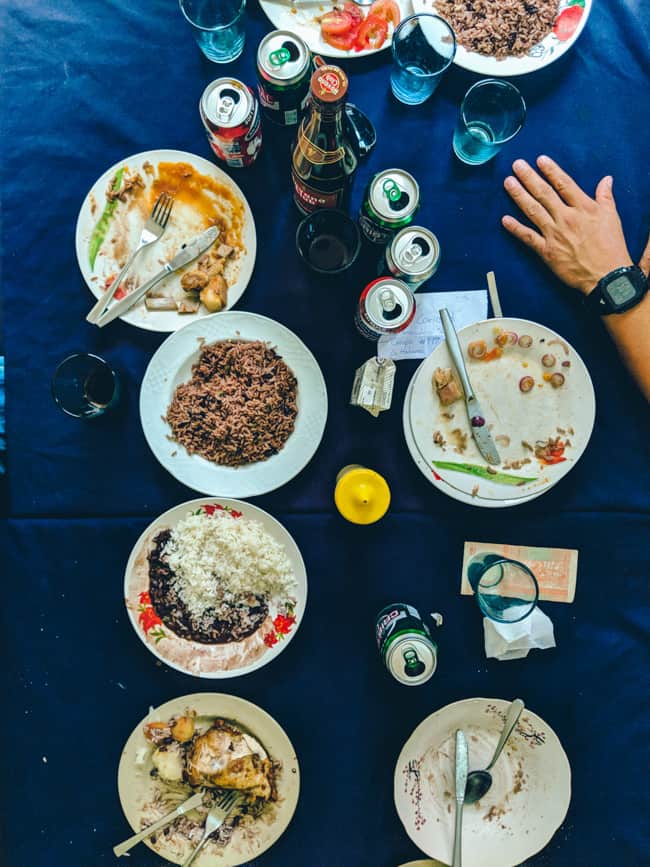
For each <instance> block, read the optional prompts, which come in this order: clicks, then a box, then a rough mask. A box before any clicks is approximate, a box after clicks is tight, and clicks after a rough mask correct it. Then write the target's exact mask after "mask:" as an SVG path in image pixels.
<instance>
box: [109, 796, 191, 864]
mask: <svg viewBox="0 0 650 867" xmlns="http://www.w3.org/2000/svg"><path fill="white" fill-rule="evenodd" d="M202 803H203V792H197V793H196V794H194V795H192V796H191V797H190V798H188V799H187V800H186V801H183V803H182V804H180V805H179V806H178V807H176V809H175V810H172V811H171V813H167V815H166V816H163V817H162V819H158V821H157V822H154V823H153V824H152V825H148V826H147V827H146V828H144V829H143V830H142V831H140V832H139V833H137V834H134V835H133V836H132V837H129V838H128V840H124V841H123V842H122V843H119V844H118V845H117V846H114V847H113V853H114V854H115V855H116V856H117V857H118V858H119V857H120V856H121V855H124V854H125V853H126V852H128V851H129V849H132V848H133V847H134V846H135V845H136V844H137V843H140V842H141V841H142V840H145V839H146V838H147V837H149V836H151V834H153V833H154V832H156V831H160V829H161V828H164V827H165V826H166V825H169V824H171V822H173V821H174V820H175V819H178V817H179V816H183V815H184V814H185V813H189V811H190V810H193V809H194V808H195V807H199V806H200V805H201V804H202Z"/></svg>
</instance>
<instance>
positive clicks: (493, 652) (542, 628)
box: [483, 608, 555, 660]
mask: <svg viewBox="0 0 650 867" xmlns="http://www.w3.org/2000/svg"><path fill="white" fill-rule="evenodd" d="M483 631H484V633H485V655H486V656H487V657H488V658H492V659H501V660H504V659H522V658H523V657H524V656H528V651H529V650H531V649H533V648H537V649H538V650H546V649H547V648H549V647H555V636H554V634H553V623H552V622H551V619H550V617H548V616H547V615H546V614H544V612H543V611H541V610H540V609H539V608H535V609H534V611H533V613H532V614H531V615H530V616H529V617H527V618H526V619H525V620H520V621H519V622H518V623H495V622H494V620H490V619H489V618H487V617H484V618H483Z"/></svg>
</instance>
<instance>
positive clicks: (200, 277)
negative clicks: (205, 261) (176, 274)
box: [181, 268, 208, 292]
mask: <svg viewBox="0 0 650 867" xmlns="http://www.w3.org/2000/svg"><path fill="white" fill-rule="evenodd" d="M207 282H208V275H207V274H206V272H205V271H203V270H200V269H198V268H194V269H193V270H192V271H187V273H185V274H183V276H182V277H181V286H182V287H183V289H185V291H186V292H194V291H196V290H197V289H203V287H204V286H205V285H206V283H207Z"/></svg>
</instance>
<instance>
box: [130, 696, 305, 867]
mask: <svg viewBox="0 0 650 867" xmlns="http://www.w3.org/2000/svg"><path fill="white" fill-rule="evenodd" d="M117 785H118V791H119V797H120V802H121V805H122V810H123V811H124V815H125V816H126V818H127V821H128V822H129V824H130V825H131V828H132V829H133V830H134V831H136V832H137V831H140V830H141V829H142V828H145V827H146V826H148V825H151V824H153V822H155V821H157V820H158V819H160V818H162V817H163V816H164V815H166V814H167V813H169V812H171V811H172V810H174V809H175V808H176V807H177V806H179V805H180V804H181V803H182V802H183V801H185V800H187V799H188V798H189V797H190V796H191V795H193V794H194V793H196V792H200V791H203V792H204V799H203V804H202V805H201V806H199V807H197V808H196V809H194V810H192V811H190V812H188V813H186V814H184V815H182V816H181V817H180V818H178V819H176V820H175V821H174V822H173V823H172V824H170V825H168V826H167V827H166V828H164V829H163V830H161V831H158V832H157V833H155V834H153V835H152V836H150V837H148V838H146V839H145V840H144V843H145V844H146V845H147V846H148V847H149V848H150V849H152V850H153V851H154V852H156V853H157V854H158V855H160V856H161V857H163V858H166V859H167V860H168V861H171V862H172V863H174V864H182V863H183V862H184V861H185V859H186V858H188V857H189V855H190V853H191V852H192V850H193V849H194V848H195V847H196V845H197V844H198V842H199V840H200V839H201V836H202V834H203V826H204V823H205V817H206V814H207V812H208V811H209V809H210V807H211V805H212V803H213V801H214V800H215V799H218V798H219V797H220V796H221V795H223V794H224V793H225V792H226V791H237V792H239V793H241V797H240V798H239V799H238V801H237V804H236V806H235V808H234V809H233V811H232V812H231V814H230V815H229V817H228V818H227V819H226V821H225V822H224V824H223V825H222V826H221V828H220V829H219V830H218V831H217V832H215V833H214V834H213V835H212V836H211V837H210V839H209V841H208V842H207V844H206V846H205V848H204V849H203V851H202V852H201V853H200V854H199V856H198V857H197V859H196V862H195V863H196V865H197V867H235V865H238V864H245V863H248V862H249V861H253V860H254V859H256V858H257V857H258V856H259V855H261V854H262V852H265V851H266V850H267V849H268V848H269V847H270V846H272V845H273V843H275V841H276V840H277V839H278V838H279V837H280V836H281V835H282V834H283V833H284V831H285V830H286V828H287V826H288V825H289V822H290V821H291V818H292V816H293V813H294V811H295V809H296V804H297V803H298V794H299V790H300V770H299V767H298V759H297V757H296V752H295V750H294V748H293V746H292V744H291V741H290V740H289V738H288V737H287V735H286V734H285V732H284V731H283V729H282V728H281V727H280V726H279V725H278V723H277V722H276V721H275V720H274V719H273V717H271V716H269V714H268V713H266V711H264V710H262V708H260V707H257V705H254V704H252V703H251V702H249V701H244V699H241V698H237V697H236V696H232V695H224V694H221V693H209V692H208V693H198V694H196V695H185V696H181V697H180V698H175V699H173V700H172V701H168V702H166V703H165V704H162V705H160V707H157V708H155V709H154V708H151V709H150V711H149V713H148V714H147V716H146V717H145V718H144V719H143V720H141V721H140V722H139V723H138V725H137V726H136V727H135V729H134V730H133V732H132V734H131V736H130V737H129V739H128V741H127V742H126V745H125V747H124V749H123V751H122V756H121V758H120V765H119V770H118V777H117Z"/></svg>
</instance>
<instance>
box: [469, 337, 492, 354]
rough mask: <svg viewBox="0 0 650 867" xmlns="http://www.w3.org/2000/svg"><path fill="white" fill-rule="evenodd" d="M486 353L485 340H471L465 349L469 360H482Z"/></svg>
mask: <svg viewBox="0 0 650 867" xmlns="http://www.w3.org/2000/svg"><path fill="white" fill-rule="evenodd" d="M486 352H487V343H486V342H485V340H472V342H471V343H470V344H469V346H468V347H467V354H468V355H469V357H470V358H483V356H484V355H485V353H486Z"/></svg>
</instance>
